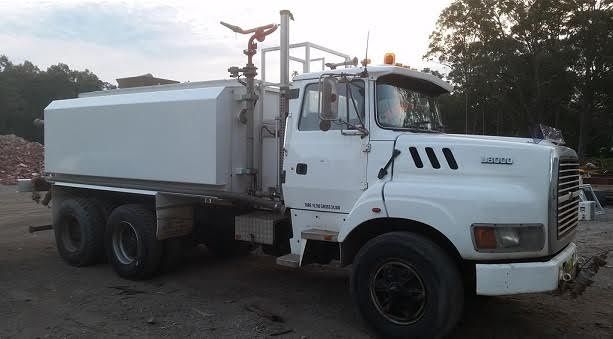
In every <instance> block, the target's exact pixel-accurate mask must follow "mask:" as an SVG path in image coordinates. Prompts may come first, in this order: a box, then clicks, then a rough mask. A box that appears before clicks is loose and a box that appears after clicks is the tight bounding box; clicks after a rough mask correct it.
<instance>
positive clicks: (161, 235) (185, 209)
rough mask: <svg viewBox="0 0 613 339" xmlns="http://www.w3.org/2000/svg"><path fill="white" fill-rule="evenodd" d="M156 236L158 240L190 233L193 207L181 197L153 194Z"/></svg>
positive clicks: (192, 221) (192, 222)
mask: <svg viewBox="0 0 613 339" xmlns="http://www.w3.org/2000/svg"><path fill="white" fill-rule="evenodd" d="M155 215H156V223H157V227H156V237H157V239H158V240H164V239H168V238H175V237H180V236H184V235H187V234H190V233H191V232H192V230H193V228H194V209H193V207H192V204H191V202H190V201H188V200H186V199H185V198H182V197H177V196H173V195H169V194H161V193H158V194H156V195H155Z"/></svg>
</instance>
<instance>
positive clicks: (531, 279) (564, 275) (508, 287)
mask: <svg viewBox="0 0 613 339" xmlns="http://www.w3.org/2000/svg"><path fill="white" fill-rule="evenodd" d="M576 265H577V246H576V245H575V244H574V243H570V244H569V245H568V246H567V247H566V248H565V249H564V250H562V252H560V253H558V255H556V256H555V257H553V258H552V259H551V260H549V261H545V262H527V263H508V264H477V265H476V273H477V291H476V292H477V294H479V295H505V294H518V293H537V292H548V291H553V290H556V289H557V288H558V286H559V284H560V281H562V280H563V279H565V280H568V279H572V278H574V277H575V274H576Z"/></svg>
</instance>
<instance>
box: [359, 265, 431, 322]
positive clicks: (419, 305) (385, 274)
mask: <svg viewBox="0 0 613 339" xmlns="http://www.w3.org/2000/svg"><path fill="white" fill-rule="evenodd" d="M370 297H371V299H372V301H373V303H374V305H375V307H376V308H377V310H378V311H379V313H380V314H381V315H382V316H384V317H385V318H386V319H388V320H389V321H392V322H394V323H397V324H400V325H409V324H412V323H414V322H416V321H418V320H419V319H420V318H421V316H422V315H423V311H424V308H425V305H426V289H425V286H424V283H423V281H422V279H421V277H420V276H419V274H418V273H417V272H416V271H415V269H414V268H413V267H412V266H411V265H410V264H408V263H406V262H405V261H403V260H400V259H393V260H390V261H387V262H385V263H383V264H381V265H380V266H379V267H378V268H377V270H376V271H375V273H374V274H373V275H372V277H371V280H370Z"/></svg>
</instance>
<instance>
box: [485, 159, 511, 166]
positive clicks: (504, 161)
mask: <svg viewBox="0 0 613 339" xmlns="http://www.w3.org/2000/svg"><path fill="white" fill-rule="evenodd" d="M481 163H482V164H500V165H513V159H512V158H510V157H481Z"/></svg>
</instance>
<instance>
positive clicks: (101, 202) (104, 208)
mask: <svg viewBox="0 0 613 339" xmlns="http://www.w3.org/2000/svg"><path fill="white" fill-rule="evenodd" d="M91 200H92V202H93V203H94V204H95V205H96V207H97V208H98V211H100V215H101V216H102V218H103V219H104V224H105V225H106V222H107V220H108V219H109V217H110V216H111V213H112V212H113V210H114V209H115V207H117V205H115V204H114V203H112V202H110V201H108V200H106V199H100V198H92V199H91Z"/></svg>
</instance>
